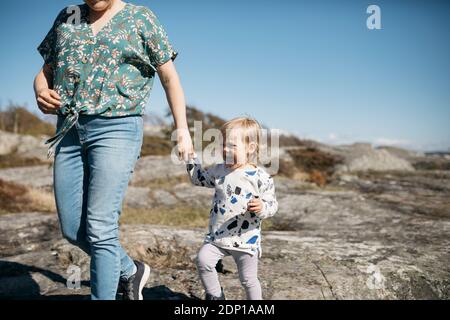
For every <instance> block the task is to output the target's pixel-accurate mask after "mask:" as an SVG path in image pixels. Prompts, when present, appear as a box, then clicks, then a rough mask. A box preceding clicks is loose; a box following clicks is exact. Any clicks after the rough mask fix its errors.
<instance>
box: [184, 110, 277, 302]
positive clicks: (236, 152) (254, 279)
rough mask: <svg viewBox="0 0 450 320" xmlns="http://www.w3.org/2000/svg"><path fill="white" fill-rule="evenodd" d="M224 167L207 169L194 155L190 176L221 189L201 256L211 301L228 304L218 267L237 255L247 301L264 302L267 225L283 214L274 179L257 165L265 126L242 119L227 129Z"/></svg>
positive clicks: (200, 268)
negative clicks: (260, 273) (261, 265)
mask: <svg viewBox="0 0 450 320" xmlns="http://www.w3.org/2000/svg"><path fill="white" fill-rule="evenodd" d="M221 132H222V136H223V139H224V143H223V157H224V159H225V161H224V163H221V164H217V165H214V166H212V167H209V168H207V169H204V168H202V166H201V164H200V162H199V160H198V158H197V157H196V156H195V155H194V157H193V159H190V160H189V161H188V163H187V171H188V173H189V176H190V178H191V181H192V183H193V184H194V185H197V186H203V187H208V188H215V191H216V192H215V195H214V198H213V201H212V208H211V212H210V219H209V230H208V231H209V232H208V234H207V235H206V237H205V240H204V244H203V246H202V247H201V249H200V251H199V253H198V256H197V268H198V272H199V276H200V279H201V281H202V284H203V286H204V288H205V291H206V300H224V299H225V296H224V293H223V289H222V287H221V286H220V283H219V279H218V275H217V271H216V268H215V266H216V264H217V262H218V261H219V260H220V259H222V258H223V257H224V256H227V255H231V256H232V257H233V259H234V261H235V262H236V265H237V268H238V272H239V279H240V281H241V284H242V286H243V287H244V288H245V291H246V294H247V299H249V300H260V299H262V294H261V285H260V283H259V280H258V259H259V258H260V257H261V252H262V251H261V222H262V220H263V219H266V218H269V217H271V216H273V215H274V214H275V213H276V211H277V209H278V202H277V200H276V197H275V187H274V182H273V179H272V177H271V176H270V175H269V174H268V173H267V172H266V171H264V169H262V168H261V167H259V166H258V165H257V164H256V163H257V159H258V152H259V144H260V136H261V126H260V125H259V124H258V122H257V121H256V120H253V119H249V118H236V119H233V120H231V121H228V122H227V123H225V124H224V125H223V127H222V128H221Z"/></svg>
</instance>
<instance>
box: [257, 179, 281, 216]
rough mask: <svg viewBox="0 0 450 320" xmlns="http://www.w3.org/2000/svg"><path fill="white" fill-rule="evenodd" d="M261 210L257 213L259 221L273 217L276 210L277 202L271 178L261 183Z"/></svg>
mask: <svg viewBox="0 0 450 320" xmlns="http://www.w3.org/2000/svg"><path fill="white" fill-rule="evenodd" d="M260 197H261V201H262V209H261V211H260V212H259V213H257V215H258V217H259V218H261V219H267V218H270V217H272V216H273V215H275V213H276V212H277V210H278V201H277V198H276V196H275V184H274V182H273V178H272V177H270V176H269V177H268V178H267V179H266V180H265V181H263V185H262V186H261V196H260Z"/></svg>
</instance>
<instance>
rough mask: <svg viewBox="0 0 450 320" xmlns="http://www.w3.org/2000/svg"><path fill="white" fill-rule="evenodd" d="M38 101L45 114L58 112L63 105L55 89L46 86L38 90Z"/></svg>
mask: <svg viewBox="0 0 450 320" xmlns="http://www.w3.org/2000/svg"><path fill="white" fill-rule="evenodd" d="M36 102H37V104H38V107H39V109H40V110H41V111H42V112H43V113H45V114H56V111H57V110H58V109H59V108H60V106H61V97H60V96H59V95H58V94H57V93H56V91H55V90H52V89H48V88H44V89H41V90H39V91H38V92H36Z"/></svg>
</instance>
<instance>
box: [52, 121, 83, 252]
mask: <svg viewBox="0 0 450 320" xmlns="http://www.w3.org/2000/svg"><path fill="white" fill-rule="evenodd" d="M62 121H63V118H62V117H61V116H58V122H57V125H56V127H57V129H58V128H59V126H60V125H61V123H62ZM87 178H88V175H87V166H86V159H85V156H84V154H83V148H82V145H81V144H80V141H79V138H78V134H77V131H76V128H75V127H72V128H71V129H70V130H69V132H67V134H66V135H65V136H64V138H63V140H62V141H61V142H60V143H59V144H58V145H57V146H56V149H55V158H54V164H53V191H54V194H55V202H56V208H57V213H58V217H59V223H60V226H61V231H62V234H63V236H64V238H66V239H67V240H68V241H69V242H70V243H72V244H73V245H75V246H77V247H79V248H81V249H82V250H84V251H85V252H86V253H88V254H89V253H90V244H89V242H88V241H87V239H86V210H85V207H86V186H87Z"/></svg>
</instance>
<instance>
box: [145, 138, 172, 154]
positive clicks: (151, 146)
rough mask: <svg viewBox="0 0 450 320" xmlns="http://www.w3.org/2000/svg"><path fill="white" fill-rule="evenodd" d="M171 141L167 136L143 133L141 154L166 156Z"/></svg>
mask: <svg viewBox="0 0 450 320" xmlns="http://www.w3.org/2000/svg"><path fill="white" fill-rule="evenodd" d="M173 146H174V145H173V143H172V142H171V141H170V139H169V138H163V137H157V136H149V135H144V140H143V142H142V148H141V156H142V157H144V156H166V155H170V152H171V151H172V148H173Z"/></svg>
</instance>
